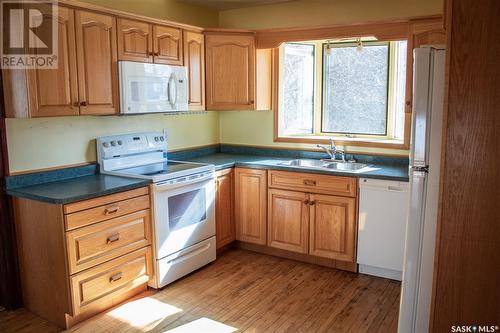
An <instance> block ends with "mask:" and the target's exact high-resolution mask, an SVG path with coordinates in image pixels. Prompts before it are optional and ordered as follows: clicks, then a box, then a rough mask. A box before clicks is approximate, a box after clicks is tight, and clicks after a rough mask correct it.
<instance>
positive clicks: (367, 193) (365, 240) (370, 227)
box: [358, 178, 409, 281]
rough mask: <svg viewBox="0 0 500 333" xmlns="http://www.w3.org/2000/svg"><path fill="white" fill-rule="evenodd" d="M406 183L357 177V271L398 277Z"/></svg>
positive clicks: (401, 249) (403, 241) (402, 241)
mask: <svg viewBox="0 0 500 333" xmlns="http://www.w3.org/2000/svg"><path fill="white" fill-rule="evenodd" d="M408 201H409V193H408V183H407V182H398V181H389V180H380V179H368V178H360V181H359V227H358V264H359V272H360V273H364V274H369V275H375V276H381V277H385V278H389V279H394V280H399V281H401V274H402V271H403V258H404V249H405V232H406V219H407V215H408V203H409V202H408Z"/></svg>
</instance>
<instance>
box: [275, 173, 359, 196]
mask: <svg viewBox="0 0 500 333" xmlns="http://www.w3.org/2000/svg"><path fill="white" fill-rule="evenodd" d="M356 182H357V179H356V178H352V177H339V176H327V175H319V174H313V173H303V172H287V171H269V187H273V188H281V189H286V190H288V189H289V190H299V191H303V192H309V193H321V194H333V195H341V196H348V197H355V196H356V193H357V188H356Z"/></svg>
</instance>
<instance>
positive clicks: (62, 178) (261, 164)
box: [6, 148, 408, 204]
mask: <svg viewBox="0 0 500 333" xmlns="http://www.w3.org/2000/svg"><path fill="white" fill-rule="evenodd" d="M226 149H233V148H226ZM241 149H242V148H238V151H235V152H233V151H231V153H228V152H217V151H210V152H208V151H206V150H196V151H194V152H192V151H187V152H177V153H172V154H171V155H170V156H169V158H170V159H172V160H179V161H189V162H199V163H208V164H214V165H215V169H216V170H222V169H227V168H232V167H235V166H240V167H246V168H259V169H273V170H284V171H299V172H310V173H320V174H326V175H338V176H350V177H362V178H377V179H386V180H395V181H404V182H407V181H408V165H407V164H406V165H405V164H404V163H402V162H404V160H401V159H400V160H399V162H398V161H397V160H396V162H393V163H381V162H390V161H391V160H389V161H388V160H387V159H385V160H384V159H383V158H382V159H381V158H378V157H370V156H368V157H362V156H361V157H358V158H364V160H362V161H361V162H363V163H366V164H368V165H369V166H370V168H371V170H370V171H367V172H362V173H355V172H341V171H334V170H328V169H313V168H310V169H308V168H300V167H289V166H282V165H279V163H281V162H283V161H288V160H291V159H294V158H296V157H301V158H321V155H318V154H317V153H303V154H302V155H299V156H297V155H294V156H293V157H292V156H283V155H285V154H288V155H290V153H288V152H283V151H274V150H269V149H268V150H259V152H262V153H265V154H266V155H267V153H268V155H267V156H263V155H256V154H254V151H251V152H246V151H243V153H241V152H242V151H241ZM233 150H234V149H233ZM292 153H293V154H297V153H295V152H292ZM272 155H274V156H272ZM280 155H281V156H280ZM148 184H150V181H149V180H143V179H135V178H126V177H117V176H109V175H100V174H97V167H96V165H95V164H92V165H87V166H82V167H74V168H65V169H57V170H53V171H48V172H41V173H32V174H26V175H18V176H10V177H6V191H7V193H8V194H9V195H12V196H16V197H21V198H26V199H31V200H38V201H44V202H49V203H53V204H67V203H71V202H76V201H80V200H86V199H91V198H95V197H99V196H103V195H108V194H113V193H117V192H122V191H127V190H130V189H134V188H138V187H142V186H147V185H148Z"/></svg>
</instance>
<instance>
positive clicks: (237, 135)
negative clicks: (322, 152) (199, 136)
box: [219, 111, 408, 155]
mask: <svg viewBox="0 0 500 333" xmlns="http://www.w3.org/2000/svg"><path fill="white" fill-rule="evenodd" d="M273 125H274V116H273V111H258V112H253V111H221V112H219V131H220V142H221V143H226V144H241V145H255V146H264V147H275V148H277V147H279V148H286V147H288V148H305V149H311V148H313V149H317V148H316V145H311V144H297V143H288V142H274V141H273V137H274V133H273ZM343 149H345V150H346V151H348V152H360V153H361V152H362V153H376V154H390V155H407V154H408V151H406V150H398V149H380V148H365V147H343Z"/></svg>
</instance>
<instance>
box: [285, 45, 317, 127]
mask: <svg viewBox="0 0 500 333" xmlns="http://www.w3.org/2000/svg"><path fill="white" fill-rule="evenodd" d="M281 82H282V86H283V98H282V99H283V100H282V104H281V112H280V117H282V119H281V122H282V125H283V126H282V129H283V133H282V134H284V135H293V134H311V133H312V132H313V113H314V45H307V44H285V47H284V58H283V73H282V80H281Z"/></svg>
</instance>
